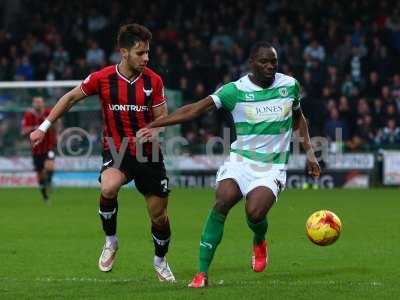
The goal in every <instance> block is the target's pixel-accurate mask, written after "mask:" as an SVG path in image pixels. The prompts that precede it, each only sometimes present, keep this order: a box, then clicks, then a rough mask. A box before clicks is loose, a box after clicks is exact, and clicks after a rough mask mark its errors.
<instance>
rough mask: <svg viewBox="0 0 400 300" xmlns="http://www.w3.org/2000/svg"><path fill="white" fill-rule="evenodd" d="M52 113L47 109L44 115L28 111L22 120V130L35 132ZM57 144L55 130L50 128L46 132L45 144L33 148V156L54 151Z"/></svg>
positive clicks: (32, 110) (31, 110)
mask: <svg viewBox="0 0 400 300" xmlns="http://www.w3.org/2000/svg"><path fill="white" fill-rule="evenodd" d="M50 111H51V109H50V108H46V109H45V110H44V111H43V112H42V113H38V112H36V111H35V110H34V109H30V110H28V111H27V112H25V114H24V117H23V119H22V128H24V129H29V131H33V130H35V129H36V128H38V127H39V126H40V124H42V122H43V121H44V120H45V119H46V118H47V116H48V115H49V114H50ZM56 143H57V137H56V132H55V129H54V128H50V129H49V130H48V131H47V132H46V135H45V136H44V140H43V142H41V143H40V144H39V145H37V146H36V147H35V148H33V147H32V154H33V155H40V154H45V153H47V152H49V151H51V150H54V148H55V147H56Z"/></svg>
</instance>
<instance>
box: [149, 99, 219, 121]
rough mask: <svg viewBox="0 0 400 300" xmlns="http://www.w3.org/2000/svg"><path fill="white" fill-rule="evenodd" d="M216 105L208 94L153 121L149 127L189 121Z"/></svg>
mask: <svg viewBox="0 0 400 300" xmlns="http://www.w3.org/2000/svg"><path fill="white" fill-rule="evenodd" d="M214 107H215V104H214V100H213V99H212V98H211V97H210V96H208V97H206V98H203V99H201V100H200V101H197V102H195V103H192V104H188V105H185V106H182V107H181V108H179V109H178V110H176V111H174V112H173V113H172V114H170V115H168V116H165V117H161V118H159V119H157V120H155V121H153V122H151V123H150V124H149V125H148V126H147V127H148V128H155V127H163V126H169V125H174V124H179V123H183V122H187V121H190V120H193V119H195V118H197V117H198V116H200V115H201V114H203V113H204V112H206V111H208V110H210V109H213V108H214Z"/></svg>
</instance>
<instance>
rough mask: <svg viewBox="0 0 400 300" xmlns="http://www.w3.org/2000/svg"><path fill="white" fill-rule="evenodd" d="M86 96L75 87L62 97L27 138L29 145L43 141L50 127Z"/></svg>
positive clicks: (78, 87)
mask: <svg viewBox="0 0 400 300" xmlns="http://www.w3.org/2000/svg"><path fill="white" fill-rule="evenodd" d="M85 97H86V95H85V94H84V93H83V92H82V90H81V89H80V86H77V87H75V88H73V89H72V90H70V91H69V92H68V93H66V94H65V95H64V96H62V97H61V98H60V99H59V100H58V101H57V103H56V105H54V107H53V109H52V110H51V112H50V114H49V115H48V116H47V118H46V120H45V121H44V122H43V123H42V124H41V125H40V126H39V128H37V129H36V130H34V131H33V132H32V133H31V134H30V136H29V138H30V140H31V144H32V146H33V147H35V146H37V145H38V144H40V142H41V141H42V140H43V139H44V136H45V134H46V131H47V130H48V129H49V128H50V127H51V125H52V124H53V123H54V122H55V121H56V120H57V119H58V118H59V117H61V116H62V115H63V114H64V113H65V112H66V111H68V110H69V109H70V108H71V107H72V106H73V105H74V104H75V103H77V102H78V101H79V100H82V99H83V98H85Z"/></svg>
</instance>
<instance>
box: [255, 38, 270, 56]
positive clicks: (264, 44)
mask: <svg viewBox="0 0 400 300" xmlns="http://www.w3.org/2000/svg"><path fill="white" fill-rule="evenodd" d="M271 47H273V46H272V44H271V43H269V42H267V41H259V42H256V43H255V44H254V45H253V46H251V48H250V57H254V56H255V55H256V54H257V52H258V50H259V49H260V48H271Z"/></svg>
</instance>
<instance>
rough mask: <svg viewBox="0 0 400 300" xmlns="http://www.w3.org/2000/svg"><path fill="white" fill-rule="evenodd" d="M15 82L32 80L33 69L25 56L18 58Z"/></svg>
mask: <svg viewBox="0 0 400 300" xmlns="http://www.w3.org/2000/svg"><path fill="white" fill-rule="evenodd" d="M14 79H15V80H17V81H18V80H33V67H32V65H31V63H30V61H29V58H28V57H27V56H25V55H24V56H23V57H22V58H21V59H20V58H18V59H17V61H16V68H15V77H14Z"/></svg>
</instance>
